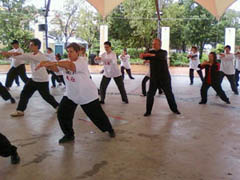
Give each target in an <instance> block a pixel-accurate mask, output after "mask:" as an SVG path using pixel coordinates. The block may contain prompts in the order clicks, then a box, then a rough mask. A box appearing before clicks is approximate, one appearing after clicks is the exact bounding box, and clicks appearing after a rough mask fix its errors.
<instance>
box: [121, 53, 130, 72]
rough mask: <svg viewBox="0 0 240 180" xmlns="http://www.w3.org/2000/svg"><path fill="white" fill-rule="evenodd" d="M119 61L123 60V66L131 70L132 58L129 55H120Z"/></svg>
mask: <svg viewBox="0 0 240 180" xmlns="http://www.w3.org/2000/svg"><path fill="white" fill-rule="evenodd" d="M119 59H120V60H121V66H123V67H125V68H126V69H131V66H130V63H129V59H130V56H129V55H128V54H126V55H120V56H119Z"/></svg>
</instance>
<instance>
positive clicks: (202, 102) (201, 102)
mask: <svg viewBox="0 0 240 180" xmlns="http://www.w3.org/2000/svg"><path fill="white" fill-rule="evenodd" d="M206 103H207V102H204V101H200V102H199V103H198V104H206Z"/></svg>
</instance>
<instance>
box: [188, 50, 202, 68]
mask: <svg viewBox="0 0 240 180" xmlns="http://www.w3.org/2000/svg"><path fill="white" fill-rule="evenodd" d="M190 55H192V56H194V57H192V58H189V68H190V69H195V70H199V68H198V65H199V64H200V60H199V56H198V53H197V52H196V53H193V52H191V53H190Z"/></svg>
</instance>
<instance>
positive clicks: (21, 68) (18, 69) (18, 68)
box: [5, 40, 28, 89]
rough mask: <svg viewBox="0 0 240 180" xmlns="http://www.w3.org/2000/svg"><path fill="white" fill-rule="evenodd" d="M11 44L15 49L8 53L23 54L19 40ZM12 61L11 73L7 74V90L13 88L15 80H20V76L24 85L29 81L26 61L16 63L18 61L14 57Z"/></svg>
mask: <svg viewBox="0 0 240 180" xmlns="http://www.w3.org/2000/svg"><path fill="white" fill-rule="evenodd" d="M11 44H12V46H13V49H12V50H10V51H8V52H10V53H23V50H22V49H21V48H20V47H19V42H18V41H17V40H14V41H13V42H12V43H11ZM10 59H11V61H12V62H11V68H10V69H9V71H8V73H7V78H6V81H5V87H6V88H7V89H9V88H10V87H11V86H12V84H13V81H14V79H15V80H18V76H20V78H21V79H22V81H23V82H24V83H26V82H27V81H28V77H27V74H26V68H25V62H24V60H22V61H16V59H15V58H14V57H11V58H10ZM16 83H17V81H16ZM18 83H19V82H18ZM18 85H19V84H18Z"/></svg>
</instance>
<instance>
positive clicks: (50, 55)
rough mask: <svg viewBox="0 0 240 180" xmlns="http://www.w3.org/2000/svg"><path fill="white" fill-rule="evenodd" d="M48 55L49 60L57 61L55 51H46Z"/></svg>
mask: <svg viewBox="0 0 240 180" xmlns="http://www.w3.org/2000/svg"><path fill="white" fill-rule="evenodd" d="M44 55H45V56H46V57H47V59H48V60H49V61H52V62H55V61H56V58H55V54H54V53H50V54H49V53H45V54H44Z"/></svg>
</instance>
